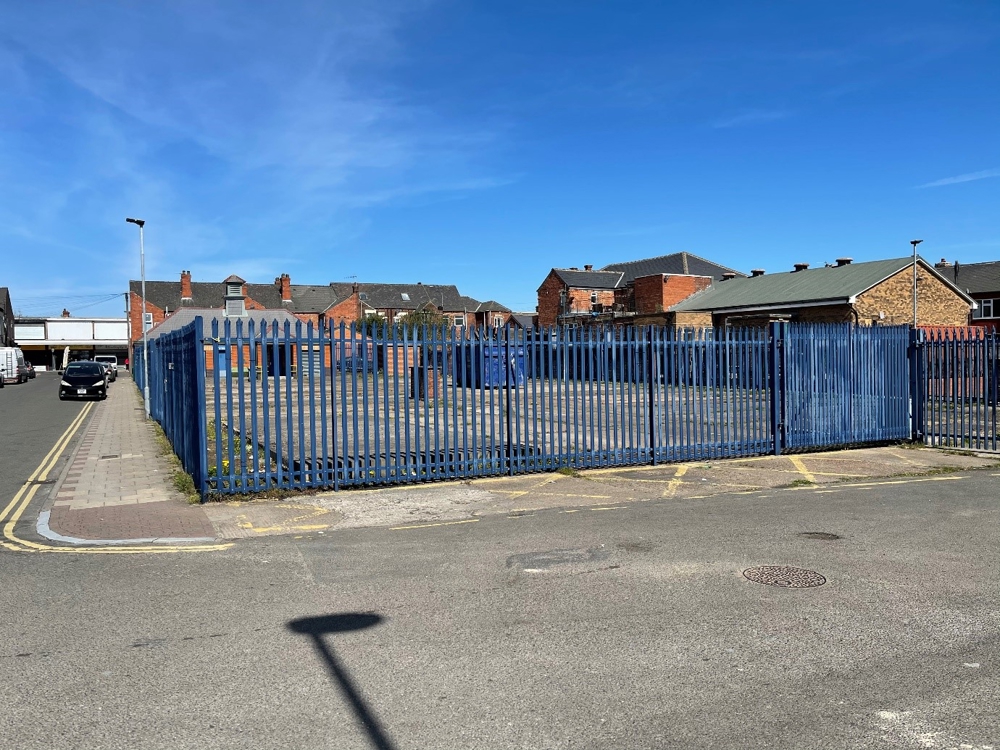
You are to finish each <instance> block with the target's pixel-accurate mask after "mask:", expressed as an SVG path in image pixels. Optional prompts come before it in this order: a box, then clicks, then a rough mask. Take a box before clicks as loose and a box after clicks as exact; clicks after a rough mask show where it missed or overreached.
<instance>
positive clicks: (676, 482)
mask: <svg viewBox="0 0 1000 750" xmlns="http://www.w3.org/2000/svg"><path fill="white" fill-rule="evenodd" d="M689 468H691V467H690V466H688V465H687V464H681V465H680V466H678V467H677V471H675V472H674V478H673V479H671V480H670V482H669V483H668V484H667V488H666V489H665V490H663V497H673V496H674V495H676V494H677V488H678V487H680V486H681V484H682V481H681V477H682V476H684V475H685V474H687V472H688V469H689Z"/></svg>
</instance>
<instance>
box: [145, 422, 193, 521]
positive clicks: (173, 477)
mask: <svg viewBox="0 0 1000 750" xmlns="http://www.w3.org/2000/svg"><path fill="white" fill-rule="evenodd" d="M149 424H150V425H151V426H152V427H153V438H154V439H155V440H156V447H157V448H159V451H160V455H161V456H163V457H164V458H166V459H167V465H168V467H169V469H170V481H171V483H172V484H173V485H174V489H176V490H177V491H178V492H180V493H181V494H182V495H184V497H185V498H186V499H187V501H188V502H189V503H191V504H192V505H194V504H196V503H199V502H201V497H200V496H199V495H198V490H197V488H196V487H195V486H194V479H192V478H191V475H190V474H188V473H187V472H186V471H184V467H183V466H181V460H180V459H179V458H177V454H176V453H174V447H173V446H172V445H171V444H170V440H169V439H168V438H167V436H166V434H165V433H164V432H163V428H162V427H160V425H158V424H157V423H156V422H155V421H153V420H150V421H149Z"/></svg>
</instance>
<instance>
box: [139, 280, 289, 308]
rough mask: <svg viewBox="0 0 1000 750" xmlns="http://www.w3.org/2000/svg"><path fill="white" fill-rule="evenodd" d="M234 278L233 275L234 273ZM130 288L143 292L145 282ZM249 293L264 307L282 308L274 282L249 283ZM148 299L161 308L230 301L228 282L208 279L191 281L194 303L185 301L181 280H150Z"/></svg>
mask: <svg viewBox="0 0 1000 750" xmlns="http://www.w3.org/2000/svg"><path fill="white" fill-rule="evenodd" d="M230 278H232V277H230ZM129 290H130V291H131V292H133V293H135V294H139V295H141V294H142V282H139V281H135V280H134V279H133V280H132V281H129ZM247 296H248V297H249V298H250V299H252V300H255V301H257V302H259V303H260V304H262V305H263V306H264V307H267V308H271V309H275V310H279V309H281V292H280V291H279V290H278V288H277V287H276V286H274V285H273V284H247ZM146 299H147V300H148V301H149V302H150V304H153V305H156V306H157V307H158V308H160V309H161V310H167V309H170V310H177V309H178V308H180V307H200V308H205V309H208V308H212V307H224V306H225V304H226V283H225V282H221V283H218V284H213V283H211V282H206V281H192V282H191V303H190V304H189V305H181V283H180V282H179V281H147V282H146Z"/></svg>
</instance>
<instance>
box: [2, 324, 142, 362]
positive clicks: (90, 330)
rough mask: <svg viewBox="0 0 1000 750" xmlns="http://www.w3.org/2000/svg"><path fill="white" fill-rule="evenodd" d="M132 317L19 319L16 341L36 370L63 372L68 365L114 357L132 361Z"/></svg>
mask: <svg viewBox="0 0 1000 750" xmlns="http://www.w3.org/2000/svg"><path fill="white" fill-rule="evenodd" d="M128 334H129V330H128V318H73V317H60V318H17V319H15V320H14V340H15V341H16V342H17V343H16V346H19V347H21V350H22V351H24V356H25V359H27V360H28V361H29V362H31V363H32V364H33V365H35V368H36V369H47V370H52V369H61V368H62V367H63V364H64V363H65V362H72V361H74V360H78V359H93V358H94V355H96V354H114V355H115V356H117V357H118V362H119V364H120V365H122V366H124V364H125V362H126V360H127V358H128V339H129V335H128Z"/></svg>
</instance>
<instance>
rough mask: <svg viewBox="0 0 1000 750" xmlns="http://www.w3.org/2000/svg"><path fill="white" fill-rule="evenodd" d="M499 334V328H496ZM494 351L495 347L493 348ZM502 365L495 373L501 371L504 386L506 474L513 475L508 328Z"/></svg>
mask: <svg viewBox="0 0 1000 750" xmlns="http://www.w3.org/2000/svg"><path fill="white" fill-rule="evenodd" d="M497 333H498V334H499V330H498V329H497ZM494 351H496V349H494ZM503 355H504V356H503V365H502V367H498V368H497V370H498V371H499V372H497V375H500V374H501V373H503V382H502V385H503V388H504V432H505V435H506V443H507V444H506V446H505V448H506V449H507V450H506V453H507V474H508V475H509V476H514V473H515V472H514V452H513V450H511V419H512V417H511V413H510V381H511V379H512V378H511V368H510V330H509V329H507V330H505V331H504V334H503Z"/></svg>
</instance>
